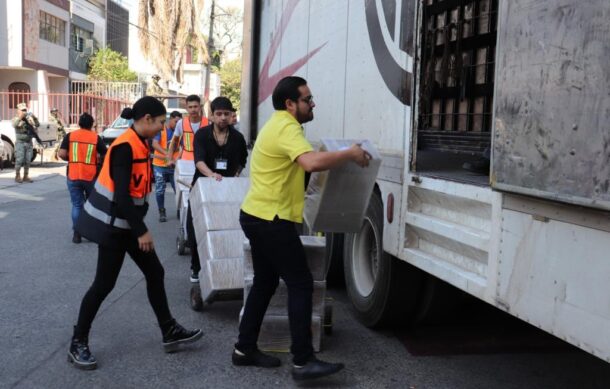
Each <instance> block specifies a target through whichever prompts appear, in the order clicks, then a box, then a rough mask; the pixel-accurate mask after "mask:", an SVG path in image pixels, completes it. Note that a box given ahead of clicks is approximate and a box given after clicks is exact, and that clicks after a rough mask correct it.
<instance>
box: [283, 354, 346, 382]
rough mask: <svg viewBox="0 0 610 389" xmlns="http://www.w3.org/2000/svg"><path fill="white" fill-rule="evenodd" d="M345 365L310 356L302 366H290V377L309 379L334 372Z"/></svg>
mask: <svg viewBox="0 0 610 389" xmlns="http://www.w3.org/2000/svg"><path fill="white" fill-rule="evenodd" d="M344 367H345V365H344V364H342V363H328V362H324V361H320V360H319V359H317V358H315V357H314V358H312V359H311V360H309V362H307V363H306V364H305V365H304V366H297V365H295V366H294V367H293V368H292V378H293V379H294V380H295V381H303V380H311V379H314V378H320V377H325V376H327V375H331V374H335V373H336V372H338V371H340V370H342V369H343V368H344Z"/></svg>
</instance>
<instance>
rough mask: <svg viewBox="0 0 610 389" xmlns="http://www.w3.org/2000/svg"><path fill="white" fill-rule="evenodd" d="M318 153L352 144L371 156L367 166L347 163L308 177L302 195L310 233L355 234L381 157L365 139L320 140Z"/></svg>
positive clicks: (369, 196)
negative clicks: (355, 144) (359, 146)
mask: <svg viewBox="0 0 610 389" xmlns="http://www.w3.org/2000/svg"><path fill="white" fill-rule="evenodd" d="M321 143H322V145H321V147H320V151H339V150H343V149H346V148H349V147H350V146H351V145H352V144H354V143H360V144H362V148H363V149H364V150H366V151H368V152H369V154H371V156H372V159H371V160H370V161H369V166H368V167H366V168H361V167H360V166H358V165H357V164H356V163H354V162H347V163H345V164H343V165H341V166H339V167H337V168H334V169H332V170H328V171H324V172H317V173H313V174H312V175H311V178H310V180H309V185H308V186H307V192H306V194H305V210H304V218H305V222H306V223H307V225H308V226H309V228H310V229H311V230H312V231H322V232H358V231H360V227H361V225H362V222H363V220H364V215H365V213H366V209H367V207H368V205H369V200H370V198H371V194H372V193H373V188H374V186H375V180H376V179H377V173H378V172H379V168H380V167H381V156H380V154H379V153H378V152H377V150H376V149H375V147H374V146H373V145H372V143H370V142H369V141H367V140H364V141H362V140H346V139H322V140H321Z"/></svg>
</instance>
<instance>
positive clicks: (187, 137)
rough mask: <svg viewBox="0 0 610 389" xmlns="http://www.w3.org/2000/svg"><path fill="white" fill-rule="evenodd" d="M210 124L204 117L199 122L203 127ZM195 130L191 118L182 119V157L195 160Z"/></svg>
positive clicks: (200, 126)
mask: <svg viewBox="0 0 610 389" xmlns="http://www.w3.org/2000/svg"><path fill="white" fill-rule="evenodd" d="M207 125H208V119H207V118H204V117H202V118H201V121H200V122H199V128H203V127H205V126H207ZM194 150H195V131H193V127H192V126H191V121H190V119H189V118H184V119H182V156H181V157H180V159H185V160H189V161H193V160H194V159H195V154H194Z"/></svg>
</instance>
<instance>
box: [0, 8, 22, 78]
mask: <svg viewBox="0 0 610 389" xmlns="http://www.w3.org/2000/svg"><path fill="white" fill-rule="evenodd" d="M0 26H6V28H1V29H0V66H21V59H22V48H21V47H22V35H23V34H22V18H21V1H10V2H9V1H4V2H2V3H1V4H0Z"/></svg>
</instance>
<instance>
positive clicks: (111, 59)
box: [87, 48, 138, 82]
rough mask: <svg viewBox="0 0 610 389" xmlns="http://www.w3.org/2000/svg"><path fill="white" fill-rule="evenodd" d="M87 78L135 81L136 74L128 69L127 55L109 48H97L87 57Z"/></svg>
mask: <svg viewBox="0 0 610 389" xmlns="http://www.w3.org/2000/svg"><path fill="white" fill-rule="evenodd" d="M87 76H88V78H89V79H91V80H94V81H122V82H135V81H137V80H138V75H137V74H136V73H135V72H132V71H131V70H129V62H128V60H127V57H125V56H123V55H122V54H121V53H119V52H116V51H114V50H112V49H110V48H103V49H99V50H97V51H96V52H95V54H93V56H91V58H90V59H89V74H88V75H87Z"/></svg>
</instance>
